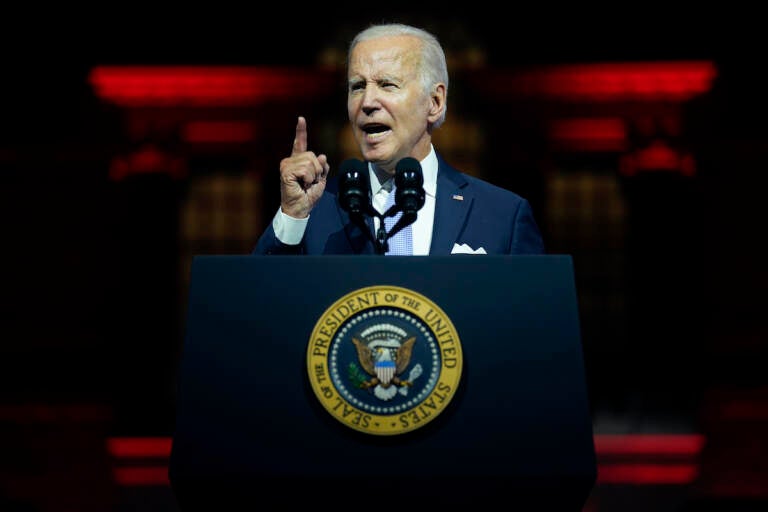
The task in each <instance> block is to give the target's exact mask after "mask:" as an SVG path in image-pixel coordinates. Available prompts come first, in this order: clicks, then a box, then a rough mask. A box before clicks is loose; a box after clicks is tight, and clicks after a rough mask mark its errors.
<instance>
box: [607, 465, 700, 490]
mask: <svg viewBox="0 0 768 512" xmlns="http://www.w3.org/2000/svg"><path fill="white" fill-rule="evenodd" d="M698 474H699V469H698V466H697V465H695V464H669V465H666V464H600V467H599V468H598V471H597V483H598V484H630V485H670V484H674V485H684V484H690V483H691V482H693V481H694V480H695V479H696V477H697V476H698Z"/></svg>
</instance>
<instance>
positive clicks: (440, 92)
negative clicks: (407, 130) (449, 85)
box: [429, 84, 446, 123]
mask: <svg viewBox="0 0 768 512" xmlns="http://www.w3.org/2000/svg"><path fill="white" fill-rule="evenodd" d="M445 98H446V90H445V84H437V85H435V88H434V89H433V90H432V94H430V95H429V122H430V123H434V122H436V121H437V120H438V119H440V116H441V115H442V114H443V111H444V110H445Z"/></svg>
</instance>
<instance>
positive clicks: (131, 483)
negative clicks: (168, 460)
mask: <svg viewBox="0 0 768 512" xmlns="http://www.w3.org/2000/svg"><path fill="white" fill-rule="evenodd" d="M112 476H113V479H114V481H115V483H117V484H118V485H121V486H124V487H137V486H154V485H156V486H169V485H170V481H169V479H168V467H167V466H132V467H125V468H115V469H113V470H112Z"/></svg>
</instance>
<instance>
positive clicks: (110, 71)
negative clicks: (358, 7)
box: [88, 66, 336, 107]
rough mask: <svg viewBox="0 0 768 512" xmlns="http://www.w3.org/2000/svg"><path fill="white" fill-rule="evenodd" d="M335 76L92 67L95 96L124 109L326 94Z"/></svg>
mask: <svg viewBox="0 0 768 512" xmlns="http://www.w3.org/2000/svg"><path fill="white" fill-rule="evenodd" d="M335 80H336V77H335V74H334V73H332V72H325V71H324V70H316V69H293V68H258V67H248V66H97V67H94V68H93V69H91V72H90V74H89V77H88V82H89V83H90V84H91V86H92V87H93V90H94V92H95V93H96V95H97V96H98V97H99V98H101V99H102V100H105V101H110V102H113V103H115V104H117V105H120V106H125V107H138V106H153V107H169V106H210V107H235V106H248V105H258V104H262V103H264V102H267V101H271V100H280V99H291V98H297V97H303V98H306V97H307V96H312V95H320V94H327V93H329V92H330V91H331V90H332V86H333V82H334V81H335Z"/></svg>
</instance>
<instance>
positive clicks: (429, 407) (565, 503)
mask: <svg viewBox="0 0 768 512" xmlns="http://www.w3.org/2000/svg"><path fill="white" fill-rule="evenodd" d="M176 408H177V409H176V424H175V431H174V435H173V443H172V450H171V459H170V466H169V477H170V481H171V485H172V488H173V491H174V493H175V495H176V497H177V501H178V503H179V506H180V508H181V510H192V509H208V510H217V509H222V507H227V506H229V507H236V508H238V509H248V510H252V509H265V510H270V509H276V510H279V509H284V508H288V507H292V506H295V505H301V506H313V507H323V508H325V507H341V508H350V507H355V508H358V507H359V508H360V509H361V510H385V509H389V510H391V509H393V508H402V507H409V508H410V507H429V508H430V509H431V508H433V507H442V508H445V509H446V510H456V509H466V507H472V508H471V510H476V509H480V507H484V506H495V507H498V506H500V505H501V506H504V508H508V509H510V510H572V511H580V510H582V508H583V506H584V504H585V502H586V500H587V498H588V496H589V493H590V492H591V490H592V487H593V485H594V483H595V479H596V461H595V452H594V445H593V437H592V421H591V417H590V409H589V401H588V396H587V386H586V381H585V374H584V364H583V351H582V344H581V335H580V324H579V315H578V307H577V296H576V289H575V282H574V274H573V265H572V260H571V257H570V256H568V255H540V256H493V255H490V256H489V255H453V256H434V257H433V256H428V257H422V256H417V257H411V256H387V257H384V256H376V255H370V256H360V255H355V256H253V255H248V256H213V255H211V256H196V257H195V258H194V259H193V263H192V268H191V284H190V290H189V298H188V309H187V323H186V331H185V338H184V346H183V351H182V355H181V361H180V365H179V372H178V393H177V402H176Z"/></svg>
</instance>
